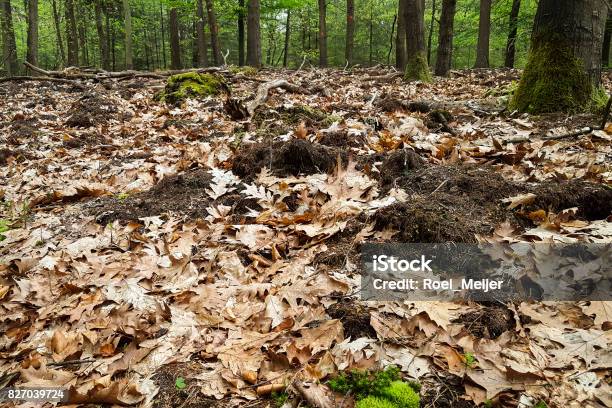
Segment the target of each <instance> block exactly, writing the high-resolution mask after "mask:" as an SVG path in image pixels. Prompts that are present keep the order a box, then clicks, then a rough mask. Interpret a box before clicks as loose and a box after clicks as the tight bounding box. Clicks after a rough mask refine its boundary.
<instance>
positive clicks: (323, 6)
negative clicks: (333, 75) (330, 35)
mask: <svg viewBox="0 0 612 408" xmlns="http://www.w3.org/2000/svg"><path fill="white" fill-rule="evenodd" d="M319 66H320V67H326V66H327V3H326V0H319Z"/></svg>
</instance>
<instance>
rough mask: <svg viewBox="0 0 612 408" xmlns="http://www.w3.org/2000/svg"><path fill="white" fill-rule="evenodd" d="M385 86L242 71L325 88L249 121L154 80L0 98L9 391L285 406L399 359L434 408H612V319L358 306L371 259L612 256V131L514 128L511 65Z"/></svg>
mask: <svg viewBox="0 0 612 408" xmlns="http://www.w3.org/2000/svg"><path fill="white" fill-rule="evenodd" d="M388 74H392V72H391V71H389V70H387V69H385V68H377V69H356V70H354V71H352V72H345V71H342V70H324V71H322V70H314V69H312V70H302V71H298V72H294V71H282V70H262V71H259V72H258V73H257V74H250V73H248V72H247V73H244V74H238V75H236V73H234V74H230V73H226V77H227V79H228V81H229V82H230V84H231V90H232V96H233V97H236V98H239V99H248V98H252V97H253V96H254V95H255V92H256V90H257V88H258V86H260V85H261V84H262V83H264V82H266V81H269V80H272V79H286V80H288V81H289V82H291V83H293V84H296V85H300V86H302V88H303V89H307V90H309V92H305V93H294V92H288V91H285V90H280V89H275V90H273V91H271V94H270V98H269V99H268V100H267V102H266V104H264V105H263V106H260V107H259V108H258V109H257V111H256V112H255V114H254V115H253V117H252V118H250V119H249V120H242V121H236V120H232V119H231V117H230V116H229V115H228V113H226V111H227V107H224V99H225V96H218V97H208V98H204V99H201V100H195V99H190V100H188V101H186V102H185V103H184V104H183V105H181V106H178V107H176V106H166V105H165V104H162V103H159V102H156V101H155V100H154V99H153V95H154V93H155V91H156V90H159V88H160V87H161V86H162V85H163V82H162V81H160V80H154V79H132V80H126V81H115V82H105V83H98V84H94V83H89V84H87V85H86V89H85V90H83V89H80V88H79V87H74V86H71V85H70V84H58V83H32V82H31V83H25V84H23V83H19V84H17V83H11V82H8V83H4V84H0V180H2V182H1V183H0V199H1V200H2V202H3V205H2V207H1V208H0V228H1V229H0V231H3V232H0V235H1V237H0V239H2V241H1V242H0V300H1V302H0V388H1V387H2V386H7V385H10V384H14V385H17V386H28V385H41V384H42V385H46V386H58V387H69V388H70V390H71V393H70V402H72V403H108V404H119V405H135V404H138V405H144V406H151V405H152V406H157V407H181V408H187V407H207V406H210V407H229V406H242V407H260V406H261V407H264V406H271V407H274V406H276V405H275V404H276V402H275V401H274V400H272V399H270V396H269V391H270V389H271V388H274V389H282V388H284V386H285V385H287V384H292V383H293V384H295V381H302V382H312V383H311V384H310V386H311V387H312V388H313V389H323V388H325V387H323V386H322V385H321V384H323V383H324V382H325V380H326V379H327V378H329V376H331V375H334V374H335V373H336V372H337V371H338V370H345V369H352V368H362V369H377V368H380V367H381V365H388V364H395V365H397V366H399V367H401V370H402V375H403V376H404V377H405V378H410V379H417V380H418V381H419V382H420V384H421V385H422V388H421V406H423V407H463V408H467V407H475V406H478V405H481V404H485V403H487V404H488V403H493V404H494V405H499V406H517V405H518V404H519V403H521V404H523V405H522V406H525V407H528V406H533V405H535V403H536V402H538V401H544V402H546V403H547V404H548V406H549V407H570V406H580V407H604V406H607V407H610V406H612V398H611V395H612V392H611V390H610V382H611V378H610V368H611V367H612V351H611V350H612V349H611V345H612V330H610V328H611V327H612V323H611V322H612V303H610V302H573V303H572V302H543V303H527V302H514V303H507V304H503V303H501V302H500V303H488V304H487V303H485V304H483V303H444V302H403V303H401V302H375V301H361V300H359V296H358V294H356V292H357V288H358V273H357V272H358V270H359V268H360V266H359V264H360V260H359V253H360V245H361V243H363V242H365V241H368V242H446V241H454V242H470V243H473V242H477V240H489V241H490V242H498V241H506V242H519V241H525V242H537V241H543V240H557V241H561V242H574V241H586V242H607V243H609V242H611V241H612V218H611V214H612V189H611V188H610V185H611V184H612V136H611V134H612V128H606V129H605V130H596V131H594V132H592V133H590V134H588V135H582V136H578V137H569V138H562V139H551V140H546V139H544V137H545V136H547V135H562V134H565V133H569V132H573V131H575V130H580V129H581V128H582V127H584V126H592V125H597V124H598V123H599V122H600V121H601V117H600V116H599V115H590V114H580V115H561V114H554V115H552V114H551V115H542V116H529V115H519V114H515V113H511V112H508V111H506V110H504V108H503V107H504V101H505V100H506V99H507V97H508V94H509V92H510V91H511V89H512V88H513V86H514V85H513V84H515V83H516V81H517V80H518V78H519V75H520V71H517V70H473V71H460V72H455V73H454V75H453V77H452V78H450V79H440V78H438V79H436V81H435V82H434V83H432V84H422V83H410V84H406V83H403V82H402V81H401V80H400V79H397V78H392V77H390V76H389V75H388ZM604 84H605V85H606V87H607V89H608V90H610V89H612V83H611V80H610V78H609V77H606V78H605V79H604ZM423 101H425V102H424V103H420V102H423ZM509 203H510V205H509ZM179 377H180V378H182V380H180V379H179V380H178V381H177V379H178V378H179ZM318 381H320V383H319V382H318ZM300 395H302V396H303V394H300ZM290 400H293V401H297V400H298V397H296V396H294V395H293V394H291V395H290ZM350 404H351V403H350V397H349V398H348V399H347V401H344V406H349V405H350ZM572 404H574V405H572ZM23 406H28V405H27V404H23ZM287 406H289V405H287ZM338 406H340V405H338Z"/></svg>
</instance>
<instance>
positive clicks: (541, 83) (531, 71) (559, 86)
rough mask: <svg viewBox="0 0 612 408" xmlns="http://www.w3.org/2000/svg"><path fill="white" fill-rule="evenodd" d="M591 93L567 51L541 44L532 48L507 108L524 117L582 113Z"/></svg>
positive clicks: (576, 61)
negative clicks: (520, 113) (555, 113)
mask: <svg viewBox="0 0 612 408" xmlns="http://www.w3.org/2000/svg"><path fill="white" fill-rule="evenodd" d="M534 44H536V43H534ZM592 90H593V88H592V85H591V81H590V78H589V76H588V75H587V73H586V72H585V70H584V69H583V64H582V61H581V60H579V59H578V58H576V57H575V56H574V55H573V53H572V51H571V49H570V48H569V47H567V46H561V45H560V44H558V43H557V44H555V45H554V46H553V45H551V44H550V43H541V44H540V45H538V46H536V45H534V47H533V48H532V51H531V54H530V56H529V61H528V62H527V67H526V68H525V72H524V73H523V76H522V78H521V81H520V82H519V86H518V88H517V90H516V92H515V94H514V97H513V98H512V100H511V101H510V105H509V107H510V109H511V110H518V111H519V112H528V113H549V112H570V113H574V112H580V111H585V110H588V109H589V107H590V100H591V93H592Z"/></svg>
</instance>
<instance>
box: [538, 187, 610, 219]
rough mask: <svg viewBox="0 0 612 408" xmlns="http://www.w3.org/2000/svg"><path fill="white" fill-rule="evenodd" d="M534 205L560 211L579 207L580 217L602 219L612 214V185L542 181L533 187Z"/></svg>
mask: <svg viewBox="0 0 612 408" xmlns="http://www.w3.org/2000/svg"><path fill="white" fill-rule="evenodd" d="M532 193H534V194H536V196H537V197H536V199H535V202H534V205H533V206H534V207H537V208H542V209H544V210H550V211H553V212H559V211H561V210H565V209H567V208H573V207H578V214H577V216H578V217H582V218H586V219H587V220H601V219H604V218H606V217H608V216H609V215H610V214H612V187H610V186H606V185H605V184H594V183H588V182H584V181H579V180H572V181H568V182H563V183H555V182H550V183H542V184H539V185H538V186H537V187H536V188H534V189H533V191H532Z"/></svg>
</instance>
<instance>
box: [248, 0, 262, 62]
mask: <svg viewBox="0 0 612 408" xmlns="http://www.w3.org/2000/svg"><path fill="white" fill-rule="evenodd" d="M248 5H249V6H248V11H247V64H248V65H250V66H252V67H261V28H260V26H259V14H260V7H261V5H260V2H259V0H248Z"/></svg>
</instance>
